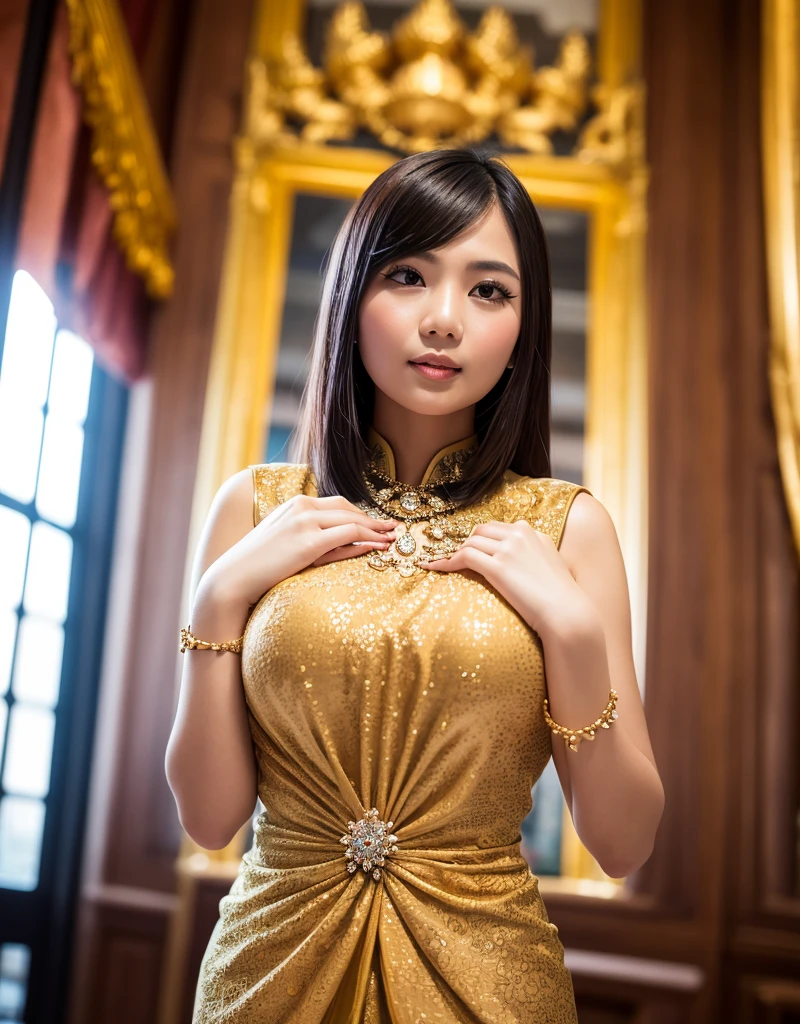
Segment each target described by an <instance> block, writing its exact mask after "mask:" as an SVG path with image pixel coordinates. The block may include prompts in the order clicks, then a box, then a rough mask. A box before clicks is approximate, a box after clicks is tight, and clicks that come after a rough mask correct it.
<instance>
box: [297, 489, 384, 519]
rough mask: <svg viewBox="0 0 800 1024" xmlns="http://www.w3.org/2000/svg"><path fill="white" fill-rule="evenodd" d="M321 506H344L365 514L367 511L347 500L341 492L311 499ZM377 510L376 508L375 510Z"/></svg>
mask: <svg viewBox="0 0 800 1024" xmlns="http://www.w3.org/2000/svg"><path fill="white" fill-rule="evenodd" d="M312 500H313V501H314V502H315V503H316V504H317V505H319V506H320V507H321V508H346V509H350V511H351V512H357V513H358V514H359V515H366V514H367V513H366V512H365V511H364V509H363V508H359V506H358V505H356V504H355V503H354V502H352V501H349V500H348V499H347V498H345V497H343V496H342V495H341V494H330V495H328V496H327V497H325V498H313V499H312ZM375 511H376V512H377V511H379V510H378V509H376V510H375Z"/></svg>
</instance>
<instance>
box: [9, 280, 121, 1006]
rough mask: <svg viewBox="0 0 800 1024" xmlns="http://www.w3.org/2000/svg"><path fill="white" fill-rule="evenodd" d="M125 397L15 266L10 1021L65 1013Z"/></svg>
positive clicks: (12, 308) (11, 442)
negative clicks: (61, 324) (60, 326)
mask: <svg viewBox="0 0 800 1024" xmlns="http://www.w3.org/2000/svg"><path fill="white" fill-rule="evenodd" d="M126 399H127V391H126V389H125V388H124V387H123V386H122V385H120V384H118V383H117V382H115V381H114V380H113V379H112V378H111V377H109V376H108V375H107V374H106V373H105V372H104V371H103V370H102V369H101V368H100V367H99V366H98V365H97V364H96V361H95V359H94V353H93V351H92V349H91V347H90V346H89V345H88V344H87V343H86V342H85V341H84V340H83V339H82V338H80V337H78V336H77V335H75V334H73V333H71V332H70V331H67V330H63V329H60V328H59V326H58V324H57V322H56V316H55V312H54V309H53V305H52V303H51V302H50V300H49V298H48V297H47V295H46V294H45V292H44V291H43V290H42V288H41V287H40V286H39V285H38V284H37V282H36V281H35V280H34V279H33V278H32V277H31V276H30V274H28V273H26V272H25V271H24V270H20V271H18V272H17V273H16V274H15V276H14V280H13V285H12V290H11V302H10V307H9V314H8V323H7V326H6V333H5V342H4V345H3V349H2V362H0V1024H5V1022H6V1021H25V1022H27V1024H38V1022H40V1021H45V1020H48V1021H49V1020H55V1019H58V1016H59V1014H60V1012H61V1010H62V1009H63V1002H64V992H65V989H66V984H67V978H68V971H69V954H70V949H71V947H72V942H71V931H72V926H73V914H74V905H75V901H76V898H77V892H76V886H77V879H78V864H79V857H80V851H81V845H82V837H83V827H84V821H85V803H86V792H87V788H88V777H89V767H90V761H91V747H92V739H93V733H94V718H95V711H96V702H97V680H98V676H99V664H100V656H101V645H102V624H103V620H104V613H105V595H106V589H107V576H108V568H109V561H110V541H111V533H112V524H113V518H114V515H115V512H116V488H117V486H118V475H119V473H118V464H119V453H120V450H121V442H122V424H123V414H124V412H125V411H126V409H127V401H126ZM87 627H88V628H87Z"/></svg>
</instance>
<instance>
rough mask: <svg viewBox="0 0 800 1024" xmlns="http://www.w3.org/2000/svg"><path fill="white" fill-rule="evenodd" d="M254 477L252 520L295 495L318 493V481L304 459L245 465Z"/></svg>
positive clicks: (257, 521) (259, 519)
mask: <svg viewBox="0 0 800 1024" xmlns="http://www.w3.org/2000/svg"><path fill="white" fill-rule="evenodd" d="M248 469H250V470H251V472H252V478H253V522H254V523H256V524H258V523H259V522H260V521H261V520H262V519H263V518H264V516H266V515H268V514H269V513H270V512H271V511H272V509H274V508H275V507H276V506H278V505H281V504H283V502H284V501H288V500H289V499H290V498H293V497H294V496H295V495H297V494H309V495H311V496H312V497H315V496H316V494H317V481H316V477H315V476H314V471H313V470H312V469H311V466H310V465H309V464H308V463H305V462H258V463H253V464H252V465H250V466H248Z"/></svg>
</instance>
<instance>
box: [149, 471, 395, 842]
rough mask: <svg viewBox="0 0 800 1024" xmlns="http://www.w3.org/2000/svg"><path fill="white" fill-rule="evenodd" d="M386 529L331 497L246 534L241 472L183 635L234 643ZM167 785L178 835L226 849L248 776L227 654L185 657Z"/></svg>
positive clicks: (246, 795)
mask: <svg viewBox="0 0 800 1024" xmlns="http://www.w3.org/2000/svg"><path fill="white" fill-rule="evenodd" d="M396 525H397V523H396V521H395V520H389V519H384V520H376V519H373V518H372V517H371V516H369V515H367V513H366V512H365V511H363V510H361V509H359V508H357V507H356V506H355V505H354V504H353V503H352V502H350V501H347V500H346V499H345V498H343V497H341V496H340V495H332V496H329V497H324V498H319V497H312V496H310V495H302V494H301V495H295V496H294V497H292V498H290V499H289V500H288V501H286V502H283V503H282V504H280V505H278V506H277V507H276V508H275V509H273V510H272V512H270V513H269V514H268V515H267V516H265V517H264V519H262V520H261V522H260V523H259V524H258V526H256V527H254V526H253V477H252V470H251V469H243V470H241V471H240V472H239V473H236V474H235V475H234V476H232V477H230V479H229V480H227V481H226V482H225V483H224V484H223V485H222V487H221V488H220V489H219V491H218V493H217V495H216V497H215V498H214V502H213V504H212V506H211V511H210V512H209V515H208V519H207V520H206V524H205V526H204V528H203V533H202V535H201V538H200V543H199V544H198V548H197V554H196V556H195V563H194V567H193V572H192V583H191V613H190V617H189V623H190V625H191V628H192V633H193V634H194V635H195V636H196V637H198V639H200V640H212V641H217V642H220V641H223V640H235V639H236V638H237V637H240V636H241V635H242V633H243V631H244V628H245V626H246V624H247V619H248V616H249V614H250V610H251V608H252V607H253V605H254V604H255V603H256V602H257V601H258V600H259V598H260V597H261V596H262V595H263V594H265V593H266V592H267V591H268V590H269V589H270V588H271V587H273V586H275V584H276V583H278V582H279V581H280V580H284V579H287V578H288V577H290V576H292V575H294V574H295V573H298V572H300V571H301V570H302V569H303V568H305V567H306V566H309V565H323V564H325V563H326V562H330V561H336V560H339V559H342V558H351V557H353V556H357V555H360V554H363V553H364V550H365V547H366V548H367V549H370V548H375V547H382V548H385V547H387V546H388V544H389V543H390V541H389V539H388V538H392V539H393V534H392V532H391V531H392V528H393V527H394V526H396ZM183 658H184V659H185V660H184V664H183V676H182V679H181V689H180V696H179V699H178V708H177V712H176V715H175V721H174V723H173V726H172V733H171V735H170V738H169V743H168V744H167V753H166V758H165V768H166V773H167V781H168V782H169V785H170V789H171V790H172V793H173V795H174V797H175V802H176V804H177V806H178V816H179V818H180V822H181V824H182V825H183V828H184V829H185V831H186V832H187V833H188V834H189V836H191V838H192V839H194V841H195V842H196V843H198V844H199V845H200V846H202V847H204V848H205V849H207V850H218V849H221V848H222V847H223V846H227V845H228V843H229V842H230V841H231V840H232V839H233V837H234V836H235V835H236V833H237V832H238V831H239V829H240V828H241V827H242V825H244V824H245V822H246V821H247V819H248V818H249V817H250V815H251V814H252V813H253V811H254V809H255V804H256V798H257V766H256V761H255V754H254V752H253V741H252V738H251V735H250V725H249V721H248V712H247V705H246V703H245V699H244V688H243V686H242V674H241V659H240V656H239V655H238V654H234V653H232V652H230V651H209V650H201V651H188V650H187V651H186V652H185V653H184V655H183Z"/></svg>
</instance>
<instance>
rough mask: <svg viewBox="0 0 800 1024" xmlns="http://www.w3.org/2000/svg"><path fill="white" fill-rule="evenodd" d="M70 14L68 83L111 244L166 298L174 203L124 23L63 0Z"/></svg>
mask: <svg viewBox="0 0 800 1024" xmlns="http://www.w3.org/2000/svg"><path fill="white" fill-rule="evenodd" d="M67 10H68V12H69V23H70V42H69V49H70V54H71V56H72V62H73V63H72V80H73V82H74V83H75V85H77V86H79V87H80V88H81V90H82V93H83V99H84V107H83V117H84V120H85V121H86V123H87V124H88V125H89V126H90V127H91V128H92V141H91V156H92V163H93V164H94V166H95V167H96V168H97V171H98V173H99V175H100V178H101V180H102V181H103V183H104V184H105V186H106V188H107V189H108V192H109V201H110V204H111V209H112V210H113V212H114V223H113V232H114V237H115V238H116V240H117V242H118V243H119V246H120V248H121V249H122V251H123V253H124V254H125V257H126V260H127V263H128V266H129V267H130V268H131V270H133V271H134V272H135V273H136V274H139V275H141V276H142V277H143V278H144V279H145V282H146V284H147V291H148V293H149V294H150V295H151V296H152V297H153V298H157V299H164V298H167V297H168V296H169V295H170V294H171V293H172V287H173V281H174V276H175V275H174V270H173V267H172V261H171V259H170V255H169V252H168V242H169V239H170V237H171V235H172V233H173V232H174V230H175V226H176V220H177V218H176V214H175V204H174V202H173V199H172V193H171V191H170V186H169V180H168V178H167V173H166V170H165V168H164V164H163V161H162V159H161V153H160V151H159V146H158V140H157V138H156V133H155V129H154V127H153V123H152V120H151V118H150V112H149V110H148V107H147V100H146V98H145V95H144V91H143V89H142V83H141V80H140V78H139V74H138V71H137V68H136V63H135V60H134V57H133V53H132V51H131V47H130V41H129V39H128V33H127V29H126V27H125V23H124V21H123V19H122V15H121V14H120V11H119V8H118V6H117V3H116V0H67Z"/></svg>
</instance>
